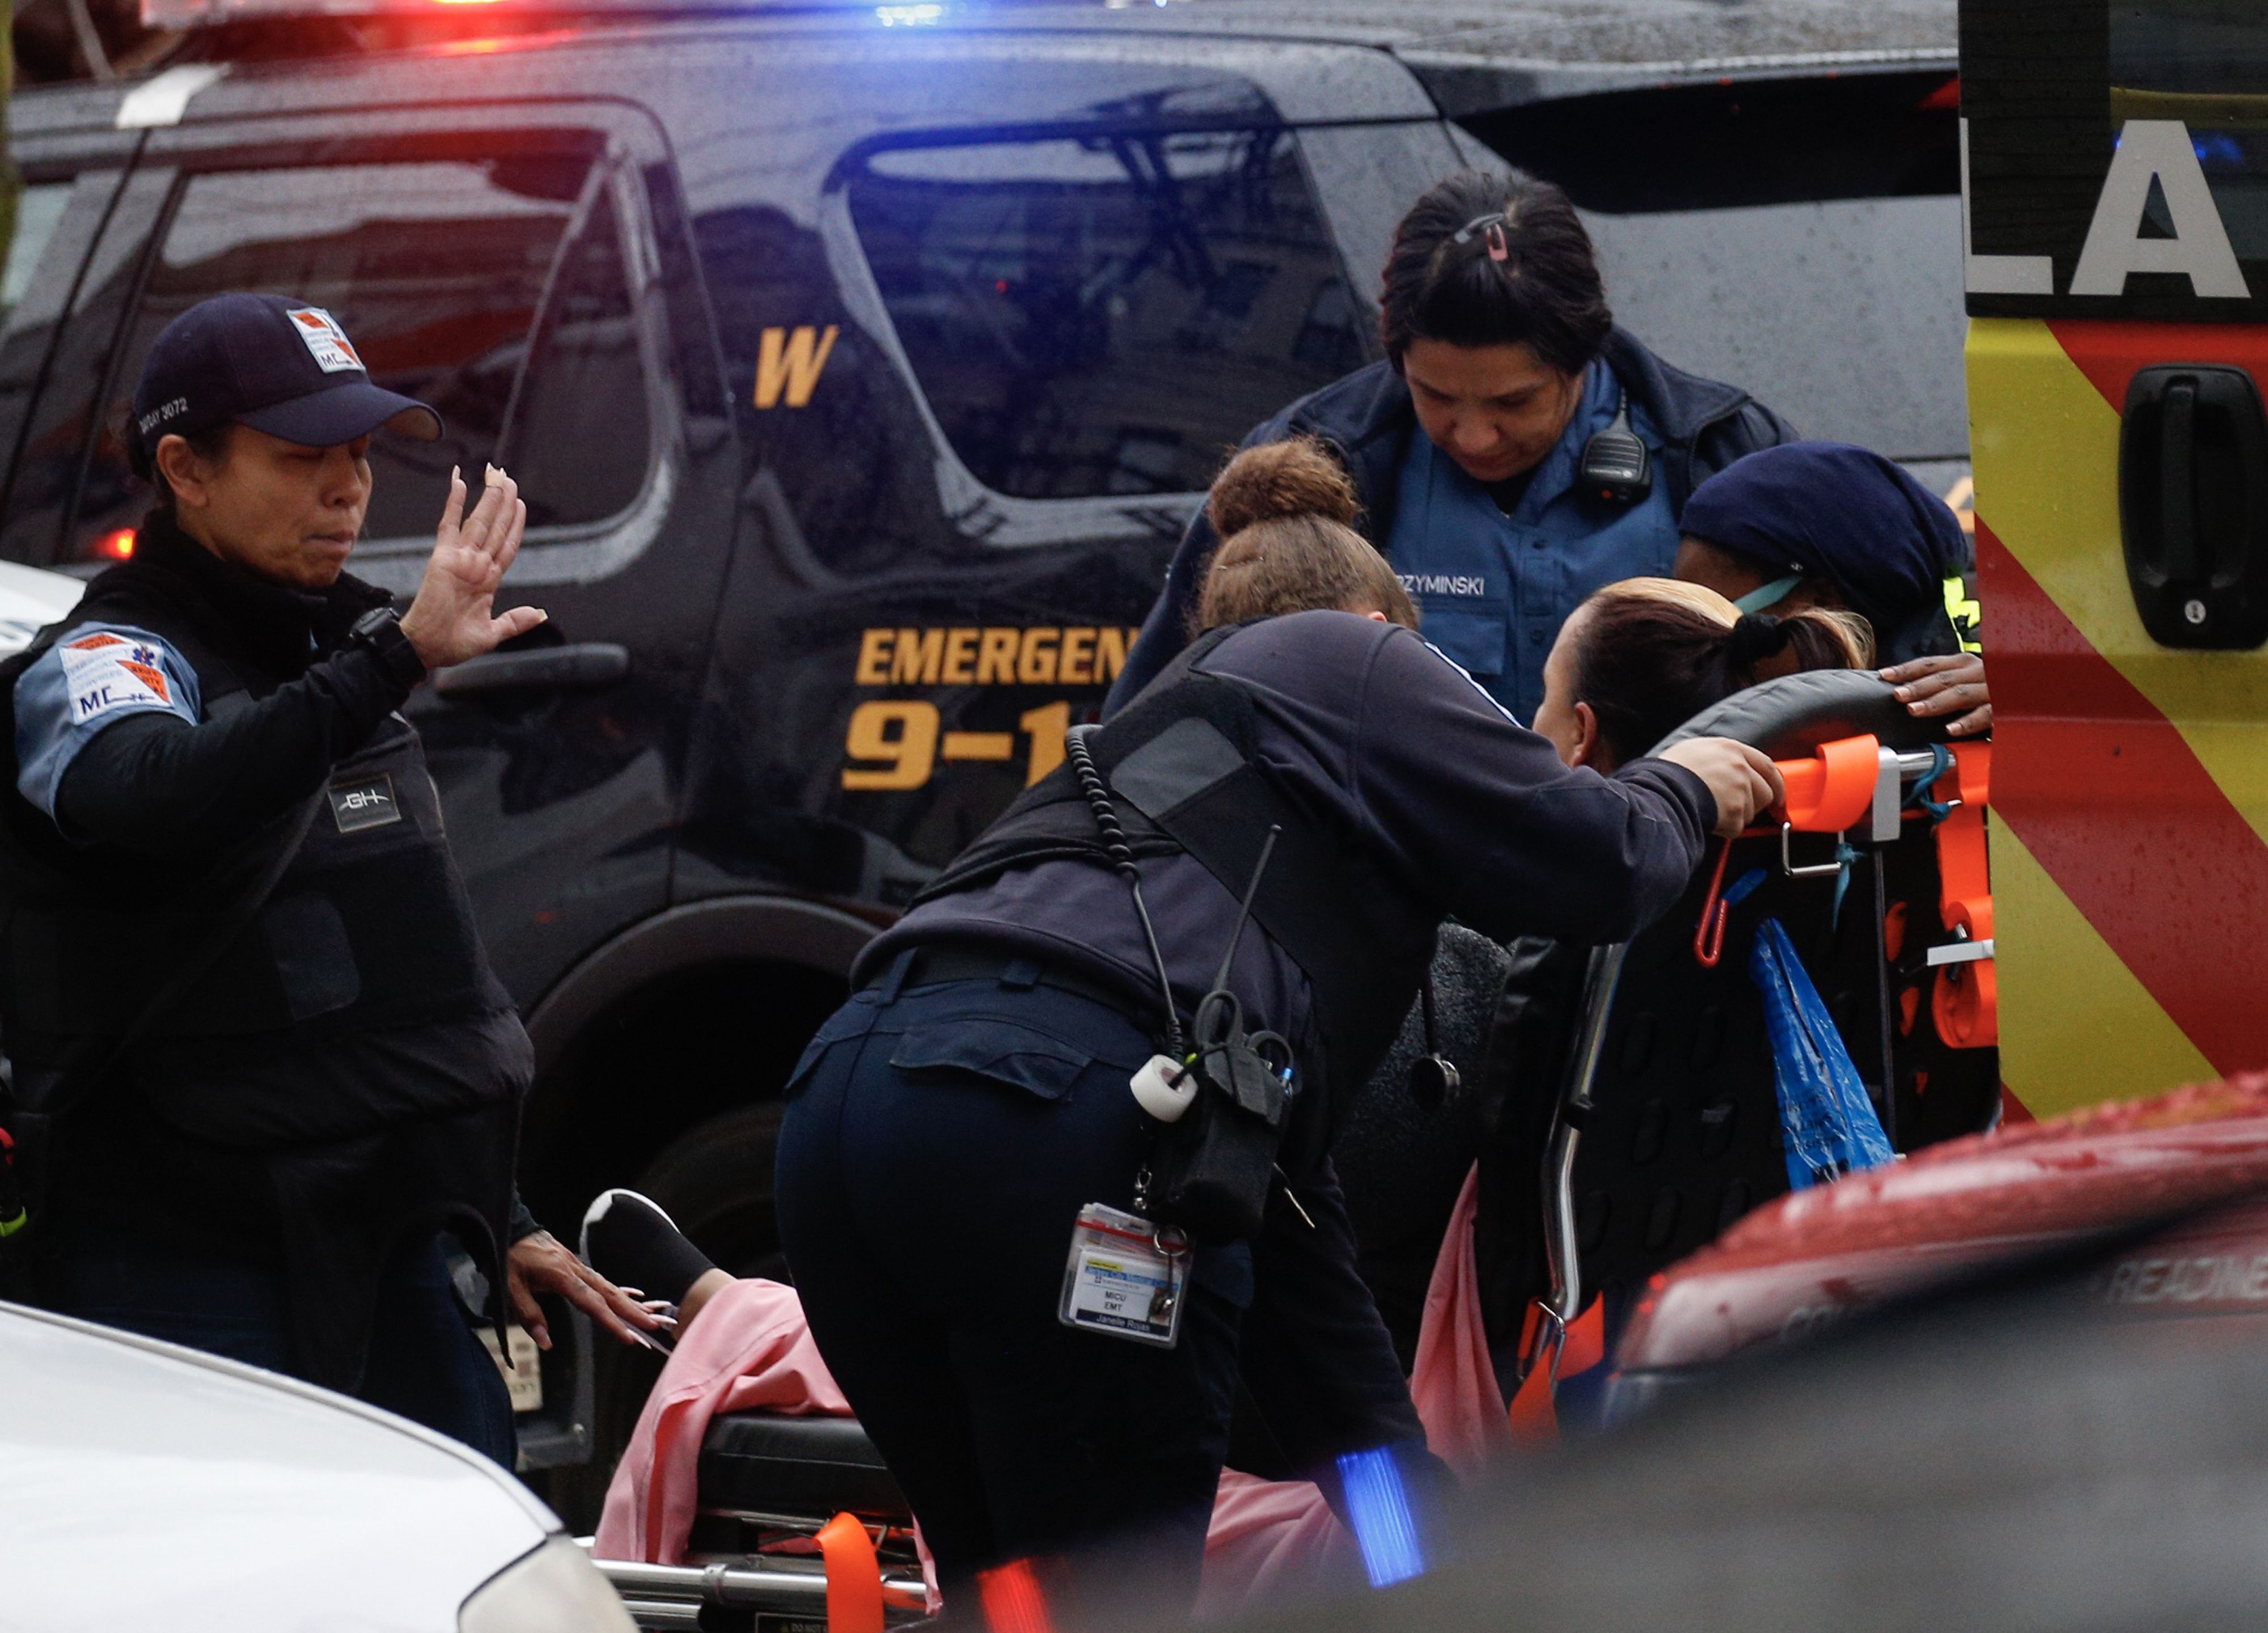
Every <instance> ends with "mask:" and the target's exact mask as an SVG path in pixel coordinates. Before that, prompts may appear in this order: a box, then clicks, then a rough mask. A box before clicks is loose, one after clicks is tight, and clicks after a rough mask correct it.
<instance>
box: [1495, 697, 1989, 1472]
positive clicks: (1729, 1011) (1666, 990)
mask: <svg viewBox="0 0 2268 1633" xmlns="http://www.w3.org/2000/svg"><path fill="white" fill-rule="evenodd" d="M1702 736H1725V737H1731V738H1734V739H1737V740H1739V741H1742V742H1746V743H1749V744H1752V745H1754V746H1755V747H1759V748H1762V749H1764V750H1765V751H1766V752H1767V753H1769V754H1771V755H1772V756H1773V758H1774V760H1775V761H1777V762H1778V765H1779V768H1780V771H1781V775H1782V776H1783V778H1784V779H1785V780H1786V785H1787V794H1786V800H1785V802H1784V805H1782V806H1781V807H1779V808H1778V809H1776V810H1775V811H1774V812H1772V813H1771V815H1770V817H1769V818H1768V820H1766V821H1765V822H1764V824H1762V825H1760V826H1758V827H1756V828H1751V829H1750V830H1749V832H1747V833H1745V834H1743V835H1741V837H1740V838H1738V839H1736V840H1734V841H1732V842H1723V841H1716V842H1712V846H1713V848H1714V849H1715V854H1714V856H1713V857H1712V858H1711V859H1710V860H1709V861H1708V862H1706V863H1705V864H1704V866H1703V867H1702V869H1701V870H1700V872H1699V873H1698V875H1697V878H1696V879H1695V881H1694V883H1693V885H1692V886H1691V887H1690V889H1689V890H1688V891H1687V893H1686V894H1685V896H1684V897H1683V899H1682V900H1681V901H1680V902H1679V903H1678V905H1677V907H1675V908H1673V909H1672V910H1671V911H1670V912H1669V913H1668V915H1667V916H1664V917H1663V918H1662V919H1661V920H1660V921H1658V922H1657V923H1654V924H1653V925H1652V926H1650V927H1648V928H1647V929H1646V931H1642V932H1640V934H1639V935H1638V936H1637V937H1636V938H1633V939H1632V940H1631V941H1630V942H1627V943H1624V944H1618V945H1610V946H1602V947H1596V948H1590V949H1581V948H1569V947H1557V946H1553V947H1547V948H1544V949H1543V950H1542V951H1540V952H1538V953H1533V954H1531V955H1530V956H1529V957H1528V959H1527V960H1525V963H1524V967H1523V968H1522V970H1521V973H1520V975H1518V976H1516V978H1515V979H1516V981H1517V982H1520V983H1521V984H1523V985H1524V986H1525V987H1526V988H1527V991H1526V992H1525V993H1524V994H1523V997H1522V1001H1521V1002H1519V1003H1514V1004H1507V1005H1506V1011H1507V1014H1508V1017H1509V1019H1508V1021H1507V1023H1506V1025H1505V1026H1500V1028H1499V1036H1498V1037H1496V1038H1495V1039H1493V1040H1492V1041H1491V1063H1490V1068H1489V1072H1490V1076H1491V1078H1494V1079H1496V1081H1495V1082H1494V1083H1492V1084H1491V1085H1488V1086H1487V1087H1486V1088H1484V1092H1492V1093H1493V1094H1494V1096H1495V1097H1496V1101H1497V1106H1496V1115H1495V1124H1496V1127H1497V1130H1498V1136H1497V1137H1496V1139H1495V1140H1493V1141H1492V1143H1491V1147H1490V1149H1489V1150H1487V1151H1484V1155H1483V1158H1482V1163H1483V1188H1484V1203H1483V1213H1482V1225H1481V1232H1482V1235H1481V1242H1480V1259H1481V1269H1482V1278H1483V1284H1484V1289H1485V1290H1487V1291H1486V1297H1487V1298H1488V1301H1489V1304H1490V1315H1491V1335H1492V1338H1494V1337H1495V1336H1496V1335H1498V1334H1499V1333H1502V1334H1503V1335H1505V1342H1504V1343H1503V1344H1502V1346H1501V1348H1500V1353H1501V1352H1502V1350H1503V1349H1509V1350H1511V1351H1512V1354H1511V1355H1510V1356H1509V1357H1507V1358H1508V1359H1509V1361H1510V1363H1511V1364H1510V1365H1503V1364H1501V1363H1500V1365H1499V1371H1500V1372H1502V1373H1504V1374H1506V1385H1507V1392H1508V1393H1510V1394H1512V1395H1513V1400H1514V1407H1513V1416H1514V1423H1515V1426H1516V1427H1518V1428H1520V1429H1521V1431H1523V1433H1526V1434H1528V1435H1530V1436H1543V1435H1548V1434H1549V1433H1550V1432H1551V1431H1552V1425H1553V1416H1552V1410H1551V1400H1552V1394H1553V1392H1554V1390H1555V1387H1556V1386H1557V1380H1558V1379H1560V1377H1562V1376H1563V1375H1564V1374H1565V1373H1568V1372H1572V1371H1575V1370H1580V1368H1582V1367H1585V1366H1587V1365H1594V1364H1595V1363H1596V1361H1597V1360H1598V1359H1599V1358H1601V1357H1602V1351H1603V1344H1602V1338H1601V1335H1600V1331H1599V1328H1600V1324H1601V1315H1602V1306H1601V1304H1600V1303H1599V1296H1600V1294H1601V1293H1602V1292H1606V1293H1609V1294H1611V1293H1616V1292H1619V1291H1624V1290H1628V1289H1631V1288H1635V1287H1637V1286H1638V1285H1641V1284H1644V1283H1645V1281H1646V1278H1648V1277H1649V1276H1653V1275H1654V1274H1655V1273H1656V1272H1658V1271H1660V1270H1661V1269H1663V1268H1664V1267H1666V1266H1668V1264H1670V1263H1672V1262H1675V1261H1676V1260H1678V1259H1681V1258H1683V1257H1684V1256H1685V1255H1686V1254H1690V1253H1691V1252H1693V1251H1694V1250H1696V1249H1697V1248H1699V1247H1703V1246H1705V1245H1706V1244H1707V1243H1708V1242H1710V1241H1712V1240H1713V1239H1715V1238H1716V1237H1717V1236H1719V1234H1720V1233H1721V1232H1723V1231H1724V1230H1726V1229H1727V1227H1729V1226H1730V1225H1733V1224H1734V1222H1735V1221H1737V1220H1738V1219H1739V1218H1741V1217H1742V1216H1744V1215H1745V1214H1747V1213H1748V1212H1749V1211H1750V1210H1753V1209H1754V1208H1756V1207H1757V1206H1758V1205H1760V1204H1762V1203H1765V1202H1768V1201H1770V1200H1771V1199H1772V1198H1773V1197H1775V1196H1777V1195H1779V1194H1781V1193H1782V1192H1784V1191H1785V1190H1786V1188H1787V1180H1786V1173H1785V1164H1784V1158H1783V1154H1782V1146H1781V1137H1780V1121H1779V1116H1778V1106H1777V1103H1776V1100H1775V1094H1774V1088H1773V1070H1772V1061H1771V1050H1770V1047H1769V1044H1768V1042H1767V1041H1766V1039H1765V1035H1764V1017H1763V1007H1762V1002H1761V999H1760V998H1759V997H1758V995H1757V993H1756V989H1755V987H1754V985H1753V984H1752V982H1750V979H1749V974H1748V969H1747V964H1748V960H1747V949H1748V940H1749V938H1750V937H1752V936H1753V934H1754V931H1755V926H1756V923H1757V922H1758V921H1759V920H1760V919H1762V918H1763V917H1765V916H1771V917H1773V918H1776V919H1778V921H1779V922H1780V923H1782V924H1783V926H1784V927H1785V928H1786V930H1787V931H1789V933H1790V935H1791V937H1792V938H1793V942H1794V945H1795V946H1796V947H1797V949H1798V950H1799V952H1800V956H1801V957H1802V960H1803V961H1804V963H1805V965H1806V967H1807V969H1808V972H1809V974H1810V975H1811V976H1812V978H1813V980H1814V982H1815V984H1816V985H1817V986H1818V987H1819V989H1820V991H1821V994H1822V996H1823V998H1825V1000H1826V1001H1827V1004H1828V1006H1829V1009H1830V1012H1831V1014H1832V1015H1833V1017H1834V1019H1835V1020H1836V1023H1837V1029H1838V1030H1839V1031H1840V1032H1841V1033H1842V1036H1843V1040H1844V1042H1845V1045H1846V1046H1847V1047H1848V1048H1849V1050H1850V1052H1851V1055H1852V1058H1853V1061H1854V1063H1856V1064H1857V1066H1858V1067H1859V1072H1860V1075H1861V1077H1862V1078H1864V1080H1865V1082H1866V1084H1867V1089H1868V1092H1869V1098H1870V1099H1871V1100H1873V1101H1874V1106H1875V1107H1876V1109H1877V1111H1878V1113H1879V1114H1880V1115H1881V1120H1882V1122H1883V1124H1884V1129H1885V1131H1886V1132H1887V1133H1888V1134H1889V1136H1890V1138H1891V1142H1892V1144H1893V1145H1894V1147H1895V1148H1896V1150H1897V1151H1901V1152H1904V1151H1911V1150H1915V1149H1918V1148H1919V1147H1921V1146H1924V1145H1927V1144H1934V1143H1936V1142H1938V1141H1940V1140H1943V1139H1948V1138H1952V1137H1955V1136H1959V1135H1964V1134H1968V1133H1971V1132H1974V1131H1977V1130H1978V1129H1983V1128H1985V1127H1988V1126H1990V1125H1991V1124H1992V1122H1994V1121H1995V1120H1996V1118H1997V1116H1998V1114H1999V1069H1998V1061H1997V1056H1996V1053H1995V1051H1994V1048H1993V1047H1992V1046H1993V1044H1994V1041H1995V1038H1996V1032H1995V1028H1994V1014H1993V1011H1994V1004H1993V999H1994V988H1995V982H1994V973H1993V962H1992V953H1993V941H1992V895H1991V886H1990V879H1989V874H1988V872H1987V869H1986V865H1985V822H1986V811H1987V805H1988V804H1989V798H1990V781H1989V778H1990V770H1991V754H1992V750H1991V747H1990V746H1989V745H1988V744H1984V743H1955V744H1948V743H1946V742H1944V741H1943V740H1941V732H1940V729H1939V728H1938V727H1937V726H1936V725H1934V724H1933V723H1926V722H1923V721H1918V720H1916V719H1915V718H1914V717H1911V715H1909V714H1908V713H1907V711H1906V710H1905V709H1904V705H1902V704H1900V703H1899V702H1897V700H1896V697H1895V696H1894V695H1892V688H1890V687H1889V685H1888V684H1887V683H1885V682H1883V681H1882V680H1880V679H1879V678H1878V677H1876V676H1874V675H1873V674H1872V673H1864V672H1856V671H1818V672H1811V673H1801V674H1795V675H1789V676H1786V677H1784V678H1782V679H1780V680H1773V681H1769V682H1766V683H1765V684H1764V685H1762V686H1758V687H1755V688H1750V689H1749V690H1748V691H1746V692H1742V693H1741V694H1738V695H1735V696H1734V697H1732V698H1728V699H1727V700H1726V701H1725V702H1722V703H1720V704H1719V705H1717V706H1716V707H1715V708H1712V709H1711V710H1707V711H1705V713H1703V714H1702V715H1700V716H1698V717H1696V718H1695V719H1694V720H1692V721H1690V722H1689V723H1688V724H1687V725H1686V726H1685V727H1684V728H1683V729H1682V730H1681V731H1680V732H1677V733H1675V734H1674V735H1673V736H1672V737H1671V738H1670V739H1668V740H1667V741H1665V742H1664V743H1663V744H1662V745H1661V746H1660V747H1664V748H1666V747H1669V746H1670V744H1672V743H1675V742H1677V741H1681V740H1684V739H1689V738H1693V737H1702ZM1656 752H1657V753H1659V752H1660V749H1659V748H1657V750H1656ZM1728 949H1729V950H1728ZM1734 952H1737V954H1738V956H1734ZM1555 983H1556V985H1557V1002H1556V1003H1555V1002H1554V1001H1553V997H1554V988H1555ZM1547 1071H1548V1072H1549V1073H1550V1078H1549V1079H1548V1080H1550V1081H1553V1082H1556V1083H1557V1085H1558V1087H1557V1092H1556V1094H1554V1095H1551V1096H1550V1097H1549V1099H1548V1100H1543V1099H1542V1097H1538V1096H1536V1095H1535V1093H1534V1092H1533V1091H1532V1089H1530V1090H1529V1091H1528V1093H1527V1096H1526V1100H1525V1101H1524V1102H1523V1100H1521V1089H1522V1083H1521V1078H1522V1077H1523V1075H1525V1078H1526V1079H1527V1081H1528V1082H1530V1083H1532V1082H1533V1081H1534V1080H1535V1078H1536V1076H1537V1075H1538V1074H1539V1073H1543V1072H1547ZM1507 1076H1508V1077H1509V1078H1511V1080H1510V1081H1506V1078H1507ZM1523 1104H1525V1105H1528V1106H1535V1105H1537V1104H1543V1105H1546V1106H1548V1111H1547V1112H1544V1113H1543V1117H1544V1121H1543V1122H1542V1123H1541V1124H1540V1126H1539V1124H1538V1123H1537V1122H1535V1115H1536V1114H1535V1113H1533V1112H1531V1113H1529V1114H1528V1121H1527V1122H1522V1121H1521V1107H1522V1106H1523ZM1531 1175H1533V1176H1535V1177H1533V1178H1531V1177H1529V1176H1531ZM1491 1193H1493V1195H1491ZM1491 1202H1493V1204H1494V1205H1493V1206H1491ZM1515 1334H1516V1335H1517V1336H1516V1339H1513V1336H1512V1335H1515Z"/></svg>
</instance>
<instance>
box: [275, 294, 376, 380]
mask: <svg viewBox="0 0 2268 1633" xmlns="http://www.w3.org/2000/svg"><path fill="white" fill-rule="evenodd" d="M286 315H288V316H289V317H290V318H291V325H292V327H293V329H294V330H295V331H296V332H297V333H298V336H299V341H300V343H301V344H302V345H304V346H306V349H307V355H308V356H309V357H313V358H314V360H315V366H316V367H318V368H320V369H321V370H322V371H323V372H324V373H326V374H338V373H342V372H344V371H347V370H350V369H352V370H355V371H358V372H362V373H367V372H369V371H368V370H366V369H365V368H364V367H363V361H362V358H361V357H360V356H359V355H358V354H357V352H356V350H355V349H354V342H352V341H350V340H349V339H348V338H347V332H346V331H345V330H344V329H342V328H341V327H339V320H337V319H336V318H335V317H333V316H332V315H331V314H330V313H328V312H325V311H324V310H323V309H322V308H321V307H320V306H295V307H293V308H292V309H291V312H290V313H288V314H286Z"/></svg>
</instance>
